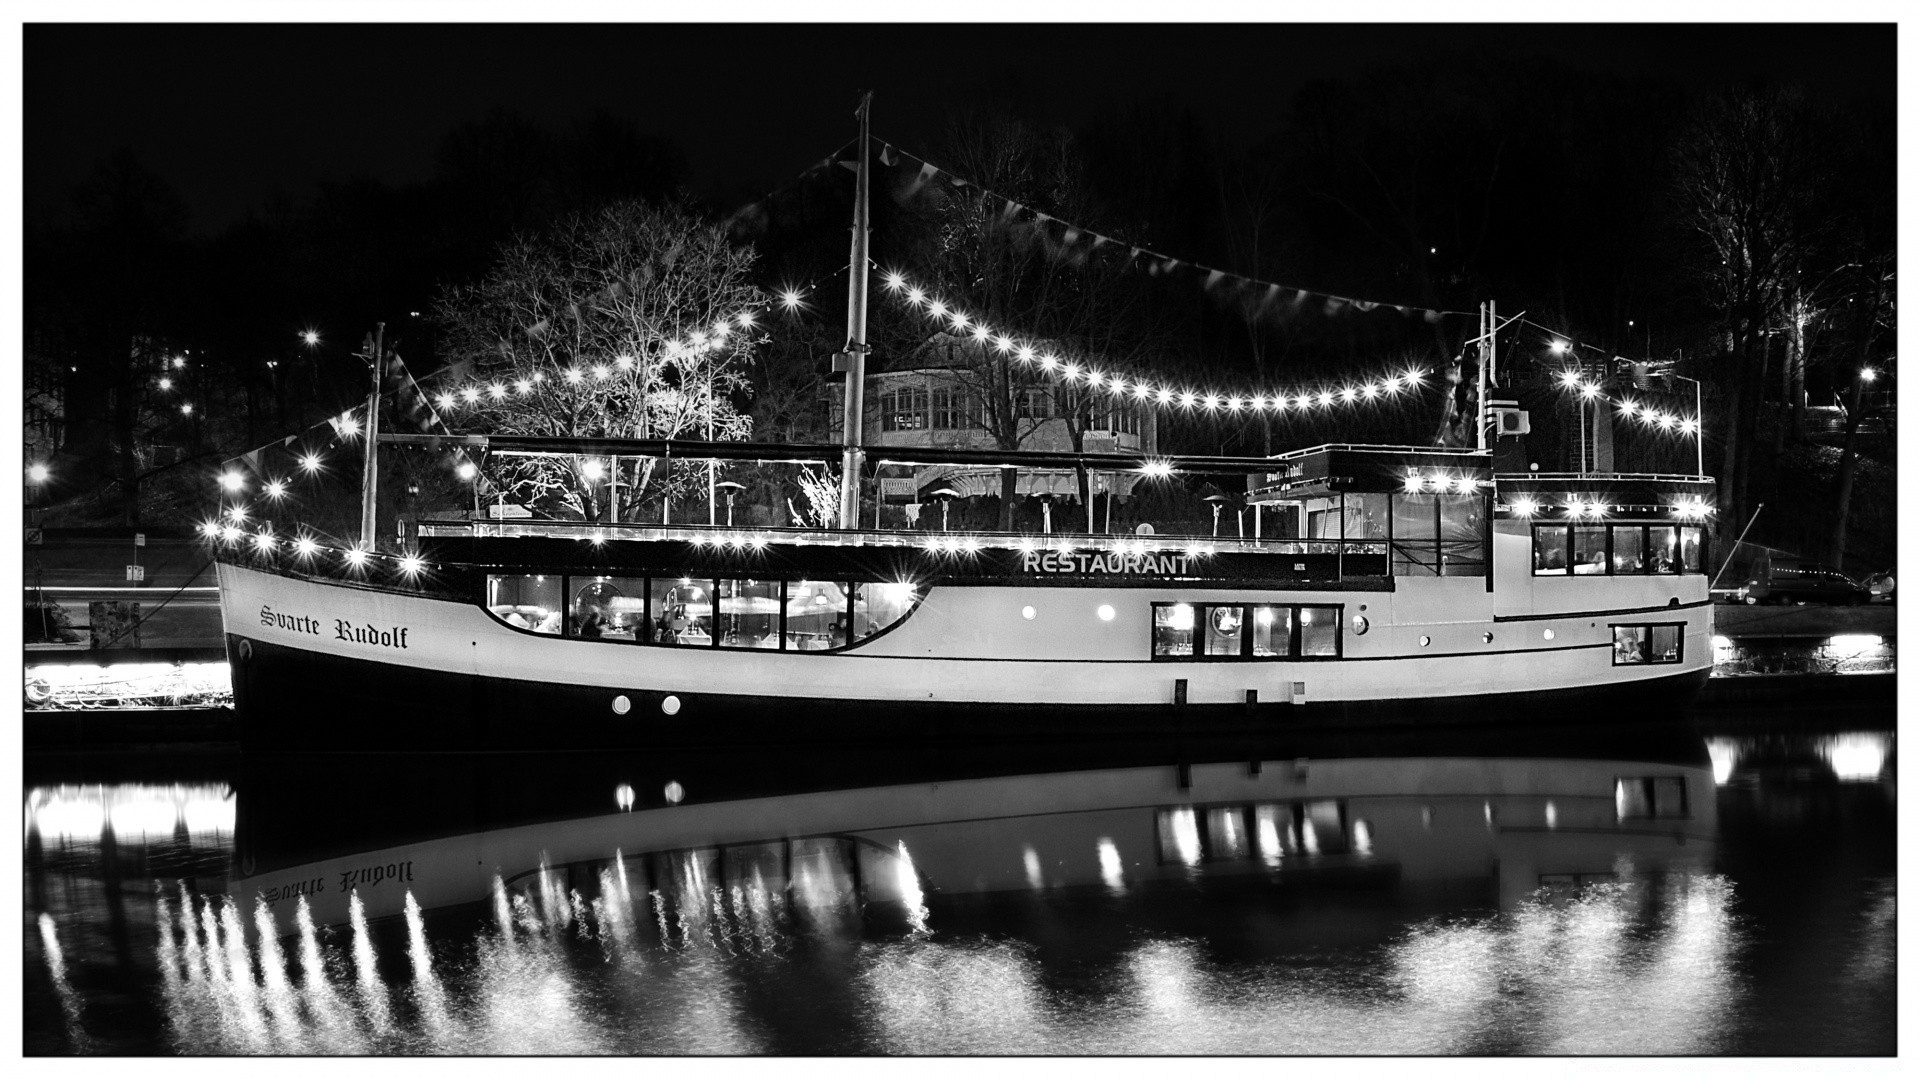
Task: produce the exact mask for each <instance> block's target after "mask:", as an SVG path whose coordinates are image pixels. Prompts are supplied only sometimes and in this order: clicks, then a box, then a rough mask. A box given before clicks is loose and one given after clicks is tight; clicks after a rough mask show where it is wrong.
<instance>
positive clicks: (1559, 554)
mask: <svg viewBox="0 0 1920 1080" xmlns="http://www.w3.org/2000/svg"><path fill="white" fill-rule="evenodd" d="M1569 547H1570V544H1569V542H1568V539H1567V527H1566V526H1565V525H1535V526H1534V527H1533V572H1534V573H1536V574H1565V573H1566V572H1567V562H1568V559H1567V552H1568V550H1569Z"/></svg>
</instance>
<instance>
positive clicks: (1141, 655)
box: [216, 436, 1713, 750]
mask: <svg viewBox="0 0 1920 1080" xmlns="http://www.w3.org/2000/svg"><path fill="white" fill-rule="evenodd" d="M393 438H396V439H405V438H407V437H406V436H393ZM464 441H465V442H466V443H467V444H468V445H469V446H479V447H481V448H490V449H491V450H493V451H495V452H499V451H502V450H512V451H515V452H521V453H527V452H551V453H593V454H601V455H611V454H619V453H628V454H636V455H637V454H647V455H650V456H656V457H660V458H671V457H683V458H684V457H693V458H699V457H702V456H712V457H722V456H733V457H746V456H753V457H757V458H760V459H762V460H766V459H775V460H779V459H781V456H782V455H786V456H787V459H789V460H799V459H802V458H804V457H805V456H806V455H808V454H813V455H815V456H816V457H817V455H818V454H819V453H820V450H819V448H817V447H811V448H810V447H786V446H778V445H772V444H738V443H735V444H723V443H710V444H709V443H699V444H678V445H666V444H664V443H652V444H641V443H640V442H639V441H622V440H567V441H566V442H565V443H563V444H561V445H558V446H553V445H543V443H542V440H536V439H532V438H530V437H503V436H490V437H489V436H470V437H466V438H465V440H464ZM582 444H585V445H582ZM969 453H974V452H960V451H942V450H937V449H925V450H905V449H893V450H889V451H887V452H886V454H885V455H884V456H882V457H879V458H877V459H876V460H877V461H878V462H879V463H881V464H914V463H924V462H927V461H934V460H943V459H946V458H954V457H966V456H967V455H968V454H969ZM1053 456H1054V457H1063V456H1072V457H1075V458H1076V459H1077V460H1076V462H1075V464H1078V465H1080V466H1082V467H1089V468H1095V469H1103V470H1107V471H1119V470H1122V469H1133V470H1142V471H1150V472H1152V473H1154V474H1156V475H1166V474H1167V473H1169V472H1178V471H1185V470H1189V469H1193V470H1201V469H1208V470H1212V471H1216V472H1217V471H1220V470H1223V469H1243V470H1246V473H1245V475H1246V476H1247V484H1248V495H1247V500H1248V502H1249V504H1250V505H1252V506H1254V507H1257V508H1259V513H1258V514H1256V515H1255V517H1256V520H1258V521H1269V520H1271V521H1273V522H1274V526H1275V528H1276V529H1277V530H1278V531H1281V532H1283V533H1285V534H1286V535H1281V536H1273V535H1260V536H1251V535H1250V536H1214V535H1208V536H1172V535H1137V534H1133V533H1127V534H1122V535H1102V534H1058V533H1054V534H1042V535H1034V534H1000V533H983V532H969V533H955V532H929V531H875V530H864V529H852V530H809V529H797V528H758V529H739V528H726V527H709V526H696V525H645V524H634V523H618V524H615V523H606V522H587V521H553V520H538V519H510V518H509V519H497V520H496V519H478V518H470V519H465V520H455V519H446V520H435V521H426V522H422V523H421V524H420V526H419V539H418V545H417V548H416V549H414V550H412V551H409V552H406V553H403V554H390V553H376V552H370V551H367V550H365V549H363V548H359V547H323V546H318V545H315V544H313V543H311V542H307V543H304V544H302V545H300V546H298V547H296V546H295V545H294V544H292V543H288V542H273V541H269V542H266V543H255V542H249V539H250V537H251V536H252V534H242V533H239V532H238V530H228V533H229V537H230V538H229V540H228V541H227V542H224V543H218V544H216V550H217V557H218V561H219V566H218V573H219V581H220V597H221V605H222V610H223V615H224V618H225V623H226V633H227V638H228V654H229V657H230V661H231V665H232V673H233V693H234V701H235V705H236V707H237V709H238V711H239V716H240V725H241V732H242V743H243V745H244V746H245V747H246V748H248V749H262V750H316V749H323V750H343V749H367V750H431V749H464V750H526V749H597V748H604V747H644V746H659V745H689V744H766V743H768V742H778V741H783V740H785V741H797V740H802V739H804V740H819V739H877V740H883V741H899V740H910V739H922V738H924V739H960V740H973V739H994V738H1006V737H1015V738H1020V737H1049V738H1053V737H1058V738H1070V739H1071V738H1082V737H1089V736H1094V735H1100V734H1107V735H1111V734H1118V733H1165V732H1171V731H1192V732H1198V731H1257V730H1261V729H1262V728H1266V727H1271V726H1274V725H1300V724H1322V723H1325V724H1336V725H1339V724H1386V725H1392V724H1415V723H1429V722H1436V721H1441V720H1449V719H1451V720H1468V721H1473V720H1479V721H1482V722H1484V721H1487V720H1492V719H1502V720H1512V719H1514V718H1517V717H1525V718H1530V719H1532V720H1534V721H1537V722H1541V723H1549V722H1552V721H1554V720H1556V719H1557V718H1561V717H1565V716H1570V715H1574V714H1578V715H1583V716H1593V715H1606V714H1609V713H1626V712H1632V711H1638V710H1642V709H1645V708H1648V707H1657V706H1678V705H1680V704H1683V703H1684V702H1685V701H1686V700H1687V699H1688V697H1689V696H1690V695H1691V694H1692V693H1693V692H1695V691H1697V689H1698V688H1699V687H1700V686H1701V685H1702V684H1703V683H1704V681H1705V679H1706V678H1707V676H1708V674H1709V672H1710V670H1711V667H1712V653H1713V650H1712V645H1711V630H1712V621H1711V620H1712V608H1711V603H1710V598H1709V594H1708V580H1707V569H1708V566H1709V563H1708V551H1707V544H1708V530H1707V529H1706V527H1705V525H1704V519H1705V517H1706V515H1707V513H1708V510H1707V509H1706V506H1707V502H1706V500H1707V499H1708V498H1709V497H1710V493H1711V489H1712V481H1711V480H1709V479H1706V478H1703V477H1692V476H1669V475H1622V474H1545V473H1533V472H1529V473H1525V474H1496V473H1494V472H1493V469H1492V462H1493V455H1492V453H1491V452H1490V451H1483V450H1477V449H1448V448H1437V447H1410V446H1399V447H1391V446H1361V445H1327V446H1320V447H1315V448H1311V449H1307V450H1302V451H1296V452H1292V453H1288V454H1283V455H1279V456H1276V457H1272V458H1242V459H1219V458H1212V459H1201V458H1194V459H1187V458H1158V459H1143V458H1129V457H1126V456H1124V455H1053ZM1022 461H1023V459H1022V458H1021V457H1020V455H1004V456H1002V457H1001V458H1000V459H999V460H998V461H997V462H996V463H997V464H999V465H1001V466H1002V467H1015V466H1017V465H1018V464H1020V463H1022ZM965 463H968V464H972V463H974V462H973V461H972V459H971V458H969V460H968V461H967V462H965ZM1025 463H1027V464H1032V463H1031V462H1025ZM1262 531H1265V530H1264V527H1263V528H1262Z"/></svg>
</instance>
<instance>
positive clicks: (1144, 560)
mask: <svg viewBox="0 0 1920 1080" xmlns="http://www.w3.org/2000/svg"><path fill="white" fill-rule="evenodd" d="M1191 562H1192V557H1191V556H1187V555H1124V554H1121V553H1120V552H1113V553H1112V554H1101V553H1098V552H1072V553H1069V552H1060V551H1029V552H1027V553H1025V554H1024V555H1022V556H1021V560H1020V569H1021V570H1023V571H1025V572H1027V573H1029V574H1035V573H1048V574H1184V573H1186V572H1187V569H1188V565H1189V564H1190V563H1191Z"/></svg>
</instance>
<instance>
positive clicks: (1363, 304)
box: [1348, 300, 1380, 311]
mask: <svg viewBox="0 0 1920 1080" xmlns="http://www.w3.org/2000/svg"><path fill="white" fill-rule="evenodd" d="M1348 303H1351V304H1352V305H1353V306H1354V307H1357V308H1359V309H1360V310H1361V311H1372V310H1373V309H1374V308H1377V307H1379V306H1380V305H1379V304H1376V303H1374V302H1373V301H1371V300H1350V301H1348Z"/></svg>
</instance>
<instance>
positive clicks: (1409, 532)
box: [1392, 494, 1440, 577]
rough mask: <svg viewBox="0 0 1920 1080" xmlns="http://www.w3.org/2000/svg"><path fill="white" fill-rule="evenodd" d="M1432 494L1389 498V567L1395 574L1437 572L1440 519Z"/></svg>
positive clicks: (1407, 574)
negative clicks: (1391, 499)
mask: <svg viewBox="0 0 1920 1080" xmlns="http://www.w3.org/2000/svg"><path fill="white" fill-rule="evenodd" d="M1434 498H1435V496H1432V495H1410V494H1399V495H1395V496H1394V497H1393V567H1392V572H1393V575H1394V576H1395V577H1438V576H1439V575H1440V532H1439V530H1440V519H1439V517H1438V516H1437V514H1436V512H1435V509H1434Z"/></svg>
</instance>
